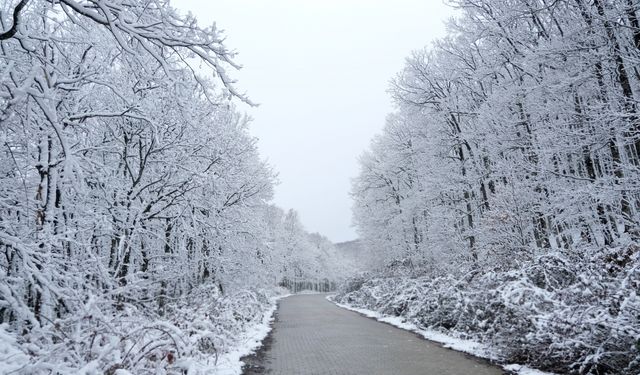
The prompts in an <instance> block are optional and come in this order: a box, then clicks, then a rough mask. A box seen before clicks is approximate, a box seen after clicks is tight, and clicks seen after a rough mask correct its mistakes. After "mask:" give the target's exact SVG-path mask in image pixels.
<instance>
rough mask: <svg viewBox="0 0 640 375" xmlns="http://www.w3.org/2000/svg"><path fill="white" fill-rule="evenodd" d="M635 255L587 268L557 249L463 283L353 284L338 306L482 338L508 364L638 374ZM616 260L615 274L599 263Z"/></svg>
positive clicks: (639, 259)
mask: <svg viewBox="0 0 640 375" xmlns="http://www.w3.org/2000/svg"><path fill="white" fill-rule="evenodd" d="M627 250H628V247H627V248H622V247H621V248H617V249H610V250H608V251H602V252H600V253H599V254H600V255H598V256H596V257H594V259H590V260H589V261H588V262H576V261H575V259H571V258H570V257H568V256H567V255H565V254H562V253H560V252H556V253H551V254H547V255H544V256H540V257H537V258H535V259H534V260H533V261H532V262H530V263H528V264H526V265H524V266H523V267H522V268H520V269H518V270H511V271H492V272H486V273H482V274H481V273H472V274H465V275H461V276H460V277H459V278H455V277H454V276H452V275H448V276H436V277H429V276H420V277H397V276H393V277H377V278H371V279H369V280H367V281H362V280H358V281H357V282H347V283H345V285H344V286H343V288H342V289H341V290H340V292H339V293H338V295H337V296H336V301H337V302H339V303H344V304H347V305H350V306H353V307H360V308H366V309H371V310H375V311H377V312H380V313H382V314H386V315H394V316H400V317H403V318H405V319H406V320H408V321H410V322H411V323H414V324H416V325H417V326H419V327H422V328H429V329H437V330H442V331H444V332H446V333H448V334H452V335H455V336H458V337H461V338H468V339H473V340H477V341H481V342H483V343H485V344H488V345H489V346H490V347H492V348H493V350H494V354H495V355H496V357H497V358H499V359H500V360H502V361H505V362H516V363H522V364H529V365H531V366H535V367H538V368H541V369H545V370H550V371H556V372H559V373H574V374H629V375H631V374H633V375H635V374H637V373H639V371H640V347H639V346H640V345H639V340H640V297H639V296H638V291H640V254H638V253H637V252H635V253H633V254H629V253H628V252H627ZM624 254H627V255H624ZM607 259H609V260H607ZM612 259H613V260H614V264H613V265H611V266H610V267H608V266H605V267H602V266H601V265H603V264H605V265H606V264H610V263H611V260H612Z"/></svg>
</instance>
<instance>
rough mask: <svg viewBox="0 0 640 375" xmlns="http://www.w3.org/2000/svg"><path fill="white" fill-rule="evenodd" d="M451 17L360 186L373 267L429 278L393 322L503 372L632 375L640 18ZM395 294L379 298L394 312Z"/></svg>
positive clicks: (554, 13)
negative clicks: (484, 356) (497, 353)
mask: <svg viewBox="0 0 640 375" xmlns="http://www.w3.org/2000/svg"><path fill="white" fill-rule="evenodd" d="M450 3H452V5H453V6H455V7H457V8H458V9H459V13H458V16H457V17H456V19H455V20H452V21H451V22H450V25H449V33H448V36H447V37H446V38H444V39H442V40H439V41H437V42H436V43H435V44H434V45H433V46H432V47H431V48H428V49H425V50H422V51H418V52H415V53H414V54H413V55H412V56H411V57H409V58H408V59H407V62H406V66H405V68H404V70H403V71H402V72H401V73H400V74H399V75H398V76H397V77H396V79H394V80H393V83H392V85H391V88H390V93H391V95H392V96H393V98H394V100H395V103H396V105H397V107H396V108H397V109H396V111H395V112H394V113H392V114H391V115H389V117H388V119H387V125H386V127H385V129H384V131H383V133H382V134H381V135H380V136H378V137H376V138H375V139H374V140H373V142H372V145H371V149H370V150H369V151H368V152H366V153H365V154H364V155H363V156H362V158H361V172H360V174H359V176H358V178H357V179H356V180H355V182H354V184H353V191H352V193H353V196H354V199H355V206H354V218H355V222H356V224H357V226H358V230H359V233H360V235H361V237H362V239H363V241H365V243H366V244H367V246H368V247H369V248H371V249H374V250H375V252H376V254H378V264H379V265H383V264H389V263H390V262H393V261H395V263H394V265H393V266H392V268H393V269H394V271H393V272H390V271H389V268H387V274H394V273H397V270H398V269H399V268H404V269H406V268H410V269H411V268H412V269H413V271H411V273H412V274H413V275H414V276H415V275H423V277H425V278H424V280H423V281H424V283H426V284H421V285H423V287H420V288H419V289H420V291H421V292H420V293H417V294H418V296H417V297H416V298H414V300H413V301H412V302H408V306H405V308H406V309H407V311H405V309H404V308H402V309H400V312H398V314H408V316H411V317H413V318H416V319H418V320H420V319H422V323H424V324H423V325H429V326H436V327H440V328H446V329H451V330H453V331H457V332H462V333H465V332H466V333H467V334H468V335H470V336H471V337H475V338H479V339H482V340H486V341H491V342H492V343H493V345H494V346H495V347H498V348H500V349H501V350H503V352H502V356H503V358H506V359H511V360H519V361H521V362H529V363H533V364H535V365H537V366H539V367H544V368H547V369H552V370H557V371H560V372H567V371H570V372H574V373H593V374H596V373H597V374H602V373H612V374H613V373H629V374H631V373H637V372H638V368H639V367H638V366H639V362H638V361H639V357H638V349H639V347H638V346H639V345H640V341H638V339H639V338H640V322H639V319H640V318H639V315H638V311H639V310H638V309H639V308H640V300H639V299H638V295H637V291H638V290H639V287H640V271H639V269H638V266H639V265H640V260H639V258H638V257H639V251H638V249H639V245H640V243H639V240H640V226H639V224H640V220H639V218H640V216H639V215H638V209H639V208H640V194H639V193H640V185H639V184H638V183H639V181H640V173H639V172H640V168H639V167H640V156H639V155H640V154H639V152H640V118H639V117H638V116H639V115H640V113H639V110H640V108H639V107H638V105H639V102H638V98H640V86H639V85H638V84H639V82H640V72H639V71H638V62H639V61H640V24H639V21H638V12H639V11H640V9H638V8H639V7H640V5H639V4H638V3H637V2H636V1H632V0H624V1H622V0H620V1H608V0H593V1H584V0H561V1H551V0H512V1H503V0H500V1H498V0H479V1H470V0H455V1H451V2H450ZM399 260H403V262H398V261H399ZM398 277H400V276H398ZM402 277H404V276H402ZM402 277H400V278H402ZM439 278H443V279H439ZM386 283H387V282H386V281H380V284H376V285H369V287H370V288H377V287H380V288H383V290H387V291H388V292H389V293H390V294H389V298H391V296H393V293H394V291H392V290H391V291H390V289H388V287H389V284H386ZM409 283H410V284H411V283H413V281H411V282H409ZM374 284H375V283H374ZM383 284H384V285H385V286H384V287H383V286H382V285H383ZM401 284H402V285H404V286H405V287H406V286H407V285H408V284H406V283H405V281H402V282H401ZM419 284H420V283H419ZM411 285H413V284H411ZM359 288H360V286H358V287H357V288H355V289H359ZM364 288H365V289H366V288H367V287H366V286H365V287H364ZM397 288H402V287H401V286H398V287H397ZM505 288H506V289H505ZM369 291H371V289H369ZM568 291H571V293H569V292H568ZM422 293H424V295H422ZM365 294H366V292H365ZM376 295H377V294H376V293H372V295H370V296H369V297H367V298H370V299H374V300H375V296H376ZM420 295H422V297H420ZM434 296H440V297H441V298H440V297H439V298H432V297H434ZM352 297H353V300H352V301H351V302H352V303H358V301H359V303H363V304H365V305H369V306H377V307H380V306H382V305H385V306H387V307H388V304H387V303H383V302H380V301H379V300H377V301H372V300H369V302H366V303H365V302H364V300H365V299H366V298H365V297H363V296H360V297H361V298H360V299H358V298H356V297H355V295H352ZM345 300H347V299H345ZM429 301H431V302H429ZM437 301H440V302H437ZM387 302H389V301H387ZM432 302H433V304H431V303H432ZM389 303H391V302H389ZM486 306H492V308H491V309H488V308H487V307H486ZM467 307H468V309H467ZM416 309H418V310H416ZM392 310H393V309H392ZM408 310H411V312H408ZM436 311H437V314H436ZM438 314H440V315H438ZM427 315H430V317H427ZM436 316H438V317H437V318H435V317H436Z"/></svg>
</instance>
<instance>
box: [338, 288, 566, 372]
mask: <svg viewBox="0 0 640 375" xmlns="http://www.w3.org/2000/svg"><path fill="white" fill-rule="evenodd" d="M332 297H333V295H329V296H327V300H329V301H331V302H332V303H334V304H336V305H337V306H340V307H342V308H344V309H347V310H351V311H355V312H357V313H359V314H362V315H364V316H366V317H369V318H373V319H376V320H378V321H380V322H383V323H387V324H391V325H392V326H395V327H398V328H401V329H404V330H407V331H411V332H415V333H417V334H419V335H421V336H422V337H424V338H425V339H427V340H431V341H435V342H438V343H440V344H442V346H444V347H445V348H450V349H453V350H457V351H460V352H464V353H468V354H472V355H475V356H477V357H480V358H486V359H489V360H495V359H497V356H496V355H495V353H494V352H493V351H492V350H491V348H490V347H488V346H486V345H483V344H482V343H479V342H476V341H472V340H464V339H460V338H457V337H453V336H450V335H446V334H444V333H442V332H438V331H435V330H429V329H421V328H419V327H418V326H416V325H415V324H413V323H410V322H407V321H406V320H405V319H403V318H401V317H398V316H390V315H383V314H381V313H379V312H376V311H373V310H368V309H361V308H356V307H351V306H349V305H345V304H342V303H338V302H336V301H334V300H333V298H332ZM502 368H504V369H505V370H507V371H511V372H514V373H516V374H519V375H555V374H553V373H550V372H544V371H539V370H536V369H532V368H530V367H527V366H522V365H518V364H505V365H502Z"/></svg>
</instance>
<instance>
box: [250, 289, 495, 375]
mask: <svg viewBox="0 0 640 375" xmlns="http://www.w3.org/2000/svg"><path fill="white" fill-rule="evenodd" d="M260 358H261V361H262V362H263V363H261V366H260V367H263V371H264V372H265V373H267V374H272V375H325V374H326V375H329V374H335V375H378V374H381V375H382V374H384V375H405V374H406V375H421V374H423V375H462V374H464V375H497V374H504V372H503V371H502V370H501V369H500V368H498V367H495V366H491V365H489V364H488V363H486V362H485V361H483V360H480V359H477V358H474V357H471V356H468V355H466V354H463V353H460V352H456V351H453V350H450V349H445V348H443V347H441V346H440V345H438V344H436V343H433V342H430V341H427V340H423V339H422V338H420V337H418V336H417V335H416V334H414V333H411V332H408V331H405V330H401V329H399V328H396V327H393V326H391V325H388V324H384V323H380V322H377V321H375V320H373V319H369V318H366V317H363V316H362V315H360V314H357V313H355V312H352V311H348V310H345V309H342V308H339V307H337V306H335V305H334V304H332V303H330V302H329V301H327V300H326V299H325V295H296V296H291V297H287V298H285V299H283V300H281V301H280V305H279V308H278V319H277V321H276V322H275V323H274V330H273V332H272V336H271V337H270V345H269V347H268V348H267V349H266V350H265V352H264V353H262V355H261V356H260Z"/></svg>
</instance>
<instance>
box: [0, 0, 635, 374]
mask: <svg viewBox="0 0 640 375" xmlns="http://www.w3.org/2000/svg"><path fill="white" fill-rule="evenodd" d="M0 4H2V5H1V6H0V373H2V374H4V373H16V374H86V375H93V374H109V375H127V374H208V373H227V372H224V371H228V373H233V374H237V373H239V372H240V371H241V370H240V368H239V366H240V362H239V360H240V357H241V356H244V355H246V354H248V353H249V352H250V351H251V350H253V349H255V348H256V347H258V346H259V345H260V342H259V340H256V339H255V337H258V336H261V337H264V335H266V331H265V332H262V331H261V330H262V329H263V328H265V327H267V326H268V325H269V322H270V319H271V317H272V314H273V313H274V311H275V309H276V300H277V298H279V297H282V296H283V295H285V294H286V293H289V292H298V291H300V290H301V289H309V288H311V289H315V290H316V291H322V292H327V291H330V290H331V289H333V287H334V285H338V290H337V294H336V295H335V296H334V297H332V298H333V301H334V302H337V303H339V304H341V305H346V306H349V307H352V308H360V309H367V310H373V311H375V312H377V313H379V314H382V315H384V316H387V317H395V318H399V319H401V320H402V321H403V322H407V323H411V324H413V325H415V326H417V327H420V328H424V329H431V330H435V331H437V332H440V333H443V334H446V335H450V336H452V337H456V338H460V339H468V340H472V341H476V342H481V343H483V344H485V345H487V346H488V347H489V348H490V353H488V354H487V356H488V357H489V358H490V360H491V361H494V362H496V363H500V364H506V363H517V364H522V365H528V366H530V367H532V368H536V369H540V370H544V371H550V372H553V373H569V374H590V375H604V374H623V375H637V374H639V373H640V296H639V295H638V293H639V291H640V100H639V99H640V20H639V18H638V17H639V13H640V3H638V1H637V0H447V4H448V5H450V6H452V7H454V8H455V9H456V12H457V13H456V16H455V17H453V18H452V19H451V20H450V21H449V23H448V29H447V30H448V31H447V35H446V36H445V37H443V38H440V39H438V40H437V41H436V42H435V43H433V44H432V45H430V46H427V47H424V48H422V49H417V50H415V52H413V53H412V54H411V55H410V56H409V57H407V58H406V61H405V66H404V68H402V70H401V71H400V72H399V73H398V74H397V75H396V76H395V77H394V78H393V79H392V80H391V83H390V86H389V91H388V92H389V95H390V97H391V100H392V101H393V103H394V110H393V111H392V112H391V113H390V114H389V115H388V117H387V118H386V126H385V127H384V129H383V130H382V132H381V134H379V135H378V136H376V137H375V138H374V139H373V140H372V141H371V145H370V147H369V149H368V150H366V151H365V152H364V153H363V154H362V156H361V157H360V159H359V167H360V170H359V174H358V175H357V176H355V178H354V179H353V183H352V190H351V197H352V199H353V220H354V225H355V227H356V229H357V232H358V236H359V239H358V240H357V241H352V242H347V243H343V244H337V245H334V244H333V243H332V242H331V241H330V240H329V239H328V238H327V237H325V236H323V235H321V234H318V233H310V232H308V231H307V230H306V229H305V228H304V226H303V224H302V220H301V219H300V217H299V214H298V213H297V212H296V211H295V210H285V209H282V208H280V207H278V206H276V205H275V204H274V203H273V196H274V189H275V186H276V185H277V173H276V170H275V168H274V167H272V166H271V165H269V163H267V162H266V161H265V160H264V159H263V157H262V156H261V155H260V153H259V152H258V147H257V139H256V138H255V137H253V136H252V135H251V133H250V131H249V127H250V124H251V118H250V117H249V116H248V115H246V114H245V113H244V111H242V110H241V109H240V108H244V107H242V106H245V107H246V106H249V107H251V106H255V105H256V104H255V103H254V102H253V101H252V100H251V99H250V97H249V95H248V94H245V93H244V92H243V91H242V89H241V88H240V87H241V84H239V83H237V82H236V81H235V80H234V78H233V75H234V72H236V71H237V70H238V69H240V68H241V66H240V64H238V63H237V62H236V52H235V51H233V50H231V49H229V48H228V47H227V45H226V42H225V38H226V33H225V32H222V31H220V30H219V29H218V28H217V27H216V26H215V25H212V26H209V27H203V26H200V25H199V24H198V22H197V20H196V18H195V16H194V15H193V14H190V13H187V14H185V13H184V12H181V11H178V10H177V9H176V8H174V7H172V5H171V4H170V3H169V1H168V0H145V1H141V0H82V1H79V0H55V1H54V0H0ZM420 47H421V46H415V48H420ZM399 68H400V67H399ZM327 151H328V152H329V151H330V150H327ZM354 275H355V276H354ZM323 302H325V303H326V301H324V299H323ZM261 327H262V328H261ZM248 343H249V344H248ZM247 345H249V346H247Z"/></svg>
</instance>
